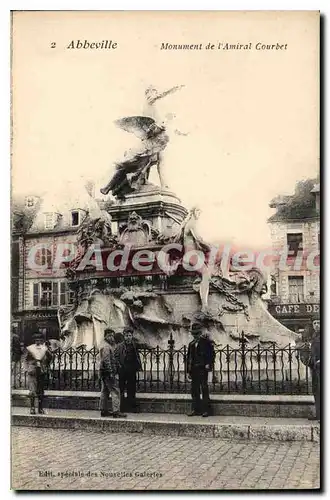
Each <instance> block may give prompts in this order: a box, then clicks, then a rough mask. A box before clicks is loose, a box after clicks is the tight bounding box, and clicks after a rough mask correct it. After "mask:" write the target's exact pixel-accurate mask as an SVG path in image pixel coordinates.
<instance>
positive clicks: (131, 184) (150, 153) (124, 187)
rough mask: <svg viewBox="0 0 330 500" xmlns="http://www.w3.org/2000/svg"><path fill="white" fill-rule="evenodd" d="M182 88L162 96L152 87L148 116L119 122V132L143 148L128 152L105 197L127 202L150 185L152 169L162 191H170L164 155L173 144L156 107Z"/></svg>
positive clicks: (148, 98)
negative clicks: (155, 167)
mask: <svg viewBox="0 0 330 500" xmlns="http://www.w3.org/2000/svg"><path fill="white" fill-rule="evenodd" d="M181 87H182V86H176V87H173V88H171V89H169V90H167V91H165V92H163V93H161V94H160V93H158V92H157V90H156V89H154V88H153V87H149V88H148V89H147V90H146V92H145V96H146V109H145V116H128V117H125V118H121V119H119V120H116V121H115V124H116V125H117V126H118V127H119V128H121V129H122V130H125V131H126V132H129V133H133V134H134V135H136V136H137V137H138V138H139V139H141V141H142V144H141V147H140V148H138V149H136V150H129V151H128V152H126V153H125V155H124V159H123V161H121V162H120V163H117V164H116V165H115V168H116V171H115V173H114V175H113V177H112V178H111V179H110V181H109V182H108V184H107V185H106V186H104V187H103V188H102V189H101V193H102V194H108V193H109V192H110V191H111V192H112V194H113V196H115V197H117V198H119V199H123V198H125V196H126V195H127V194H129V193H131V192H134V191H137V190H138V189H139V188H140V187H141V186H142V185H144V184H146V183H147V181H148V178H149V173H150V168H151V167H153V166H157V170H158V175H159V180H160V184H161V187H162V188H163V189H164V188H167V187H168V186H167V185H166V183H165V181H164V177H163V171H162V153H163V151H164V149H165V148H166V146H167V144H168V142H169V136H168V135H167V133H166V127H165V124H164V122H162V123H160V122H159V120H158V118H156V112H155V110H154V104H155V102H156V101H157V100H159V99H162V98H163V97H165V96H167V95H169V94H171V93H173V92H175V91H176V90H178V89H180V88H181Z"/></svg>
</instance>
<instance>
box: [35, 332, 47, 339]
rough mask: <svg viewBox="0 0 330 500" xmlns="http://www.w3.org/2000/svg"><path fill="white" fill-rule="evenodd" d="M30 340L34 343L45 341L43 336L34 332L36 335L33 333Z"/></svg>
mask: <svg viewBox="0 0 330 500" xmlns="http://www.w3.org/2000/svg"><path fill="white" fill-rule="evenodd" d="M32 339H33V340H34V341H36V340H45V337H44V335H43V334H42V333H41V332H36V333H34V334H33V335H32Z"/></svg>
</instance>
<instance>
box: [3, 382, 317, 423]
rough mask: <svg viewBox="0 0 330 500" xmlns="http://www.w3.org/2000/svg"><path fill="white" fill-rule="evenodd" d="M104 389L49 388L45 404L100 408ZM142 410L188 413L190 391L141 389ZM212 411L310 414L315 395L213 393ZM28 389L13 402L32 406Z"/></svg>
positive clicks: (286, 415)
mask: <svg viewBox="0 0 330 500" xmlns="http://www.w3.org/2000/svg"><path fill="white" fill-rule="evenodd" d="M99 402H100V393H98V392H69V391H45V400H44V405H45V408H49V409H66V410H94V411H98V409H99ZM137 402H138V405H139V408H140V411H141V413H167V414H172V415H173V414H184V413H188V412H189V411H190V410H191V396H190V394H175V393H172V394H168V393H164V394H162V393H137ZM210 402H211V410H212V415H218V416H221V415H223V416H227V415H228V416H242V417H246V416H248V417H279V418H308V417H311V416H313V410H314V399H313V396H308V395H255V394H254V395H237V394H235V395H229V394H212V396H211V401H210ZM29 405H30V401H29V398H28V391H27V390H22V389H14V390H12V406H20V407H24V406H25V407H29Z"/></svg>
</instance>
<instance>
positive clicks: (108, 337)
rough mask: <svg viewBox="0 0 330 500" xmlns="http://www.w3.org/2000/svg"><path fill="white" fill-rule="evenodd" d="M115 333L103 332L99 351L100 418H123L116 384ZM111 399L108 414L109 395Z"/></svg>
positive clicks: (124, 415) (123, 414)
mask: <svg viewBox="0 0 330 500" xmlns="http://www.w3.org/2000/svg"><path fill="white" fill-rule="evenodd" d="M114 350H115V332H114V331H113V330H111V329H109V330H106V331H105V332H104V346H103V347H102V348H101V350H100V379H101V396H100V411H101V417H110V416H111V415H112V416H113V418H125V417H127V415H126V414H125V413H121V412H120V392H119V384H118V364H117V361H116V358H115V355H114ZM110 394H111V399H112V413H110V412H109V395H110Z"/></svg>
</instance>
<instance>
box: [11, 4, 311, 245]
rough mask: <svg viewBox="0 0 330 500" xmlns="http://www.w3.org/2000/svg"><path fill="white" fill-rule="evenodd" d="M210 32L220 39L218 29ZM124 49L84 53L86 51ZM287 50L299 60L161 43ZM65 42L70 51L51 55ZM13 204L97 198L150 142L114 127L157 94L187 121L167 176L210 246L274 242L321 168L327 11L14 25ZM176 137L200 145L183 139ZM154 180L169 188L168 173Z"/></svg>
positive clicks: (164, 109) (17, 19) (60, 18)
mask: <svg viewBox="0 0 330 500" xmlns="http://www.w3.org/2000/svg"><path fill="white" fill-rule="evenodd" d="M206 26H207V29H205V27H206ZM77 39H80V40H85V39H86V40H89V41H102V40H105V39H108V40H112V41H115V42H116V43H117V44H118V47H117V49H115V50H98V51H96V50H94V51H92V50H77V49H75V50H71V49H67V48H66V47H67V46H68V45H69V44H70V42H71V41H72V40H77ZM227 41H228V42H229V43H249V42H252V44H253V46H254V45H255V44H256V43H257V42H263V43H277V42H280V43H283V44H287V47H288V48H287V50H286V51H270V52H269V51H256V50H251V51H219V50H214V51H206V50H202V51H189V52H187V51H165V50H161V49H160V46H161V43H162V42H164V43H166V42H169V43H172V44H174V43H202V44H203V46H205V45H206V44H207V43H208V42H212V43H215V44H216V43H217V42H227ZM51 42H55V43H56V47H55V48H51ZM12 84H13V86H12V90H13V116H12V119H13V129H12V135H13V137H12V140H13V146H12V148H13V149H12V153H13V155H12V190H13V195H16V194H24V193H28V194H30V193H40V192H48V193H51V194H52V196H54V193H55V196H56V197H57V198H58V200H61V199H67V197H68V196H69V195H68V191H67V189H66V187H67V186H68V185H69V183H71V188H72V185H75V184H76V185H77V189H81V188H82V187H81V186H82V181H83V180H85V179H91V180H93V181H94V182H95V184H96V192H97V193H99V189H100V187H102V185H103V184H104V183H106V182H107V181H108V180H109V178H110V177H111V175H112V172H113V168H114V167H113V165H114V162H115V161H118V160H120V159H121V158H122V157H123V154H124V152H125V150H126V149H128V148H130V147H133V146H135V145H136V144H137V143H138V142H139V141H138V139H137V138H135V137H134V136H132V135H131V134H128V133H126V132H124V131H122V130H120V129H118V128H116V126H115V125H114V120H116V119H118V118H120V117H123V116H130V115H139V114H142V113H143V109H144V105H145V101H144V91H145V89H146V87H148V86H149V85H153V86H155V87H156V88H157V89H159V90H160V91H163V90H166V89H168V88H170V87H172V86H174V85H184V88H182V89H181V90H180V91H178V92H177V93H175V94H173V95H171V96H168V97H166V98H164V99H163V100H162V101H159V103H158V106H157V112H158V115H159V117H160V118H163V117H165V116H166V115H167V114H168V113H173V114H174V115H175V118H173V120H172V121H171V123H170V125H169V135H170V143H169V145H168V147H167V149H166V151H165V158H164V165H163V168H164V172H165V175H166V178H167V181H168V184H169V187H170V188H171V190H172V191H173V192H175V193H176V194H177V195H178V196H179V198H180V199H181V200H182V202H183V204H184V205H185V206H186V207H187V208H191V207H192V206H196V205H197V206H198V207H199V208H200V209H201V210H202V215H201V218H200V221H199V232H200V233H201V235H202V236H203V237H204V239H206V240H208V241H217V240H222V241H224V240H228V241H231V242H233V243H235V244H240V245H247V246H249V247H250V246H258V247H260V246H267V245H269V244H270V230H269V227H268V225H267V218H268V217H269V216H270V215H271V214H272V213H273V210H272V209H270V208H269V206H268V205H269V202H270V200H271V199H272V198H273V197H274V196H276V195H278V194H290V193H293V191H294V187H295V183H296V182H297V181H298V180H301V179H306V178H309V177H312V178H313V177H316V176H317V172H318V168H319V146H318V143H319V125H318V124H319V115H318V113H319V110H318V86H319V81H318V18H317V16H316V15H315V14H314V13H308V12H307V13H306V12H305V13H299V12H298V13H297V12H293V13H292V12H286V13H276V12H273V13H253V12H250V13H244V12H238V13H233V12H227V13H225V14H224V13H221V12H220V13H219V12H218V13H214V12H213V13H212V12H211V13H208V12H203V13H201V12H199V13H193V12H192V13H187V12H177V13H173V12H172V13H171V12H167V13H166V12H159V13H157V14H156V13H152V12H145V13H143V12H139V13H137V12H136V13H131V12H126V13H125V12H123V13H120V12H118V13H114V12H112V13H111V12H110V13H105V12H103V13H102V12H94V13H91V12H86V13H78V12H66V13H63V12H57V13H56V12H18V13H15V16H14V25H13V66H12ZM174 129H178V130H180V131H181V132H183V133H185V134H188V135H175V134H174V133H173V130H174ZM151 180H152V181H155V182H157V176H156V173H155V172H154V173H153V174H152V176H151Z"/></svg>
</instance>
